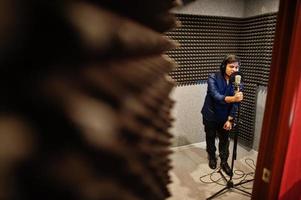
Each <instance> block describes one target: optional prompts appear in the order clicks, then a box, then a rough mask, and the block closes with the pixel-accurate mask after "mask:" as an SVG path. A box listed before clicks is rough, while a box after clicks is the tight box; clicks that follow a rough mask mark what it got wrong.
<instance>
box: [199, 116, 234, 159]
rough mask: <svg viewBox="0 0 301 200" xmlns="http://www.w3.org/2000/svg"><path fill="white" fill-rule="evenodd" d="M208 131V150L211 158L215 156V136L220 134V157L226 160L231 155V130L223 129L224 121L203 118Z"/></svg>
mask: <svg viewBox="0 0 301 200" xmlns="http://www.w3.org/2000/svg"><path fill="white" fill-rule="evenodd" d="M203 124H204V126H205V132H206V145H207V152H208V155H209V157H210V158H215V151H216V147H215V138H216V136H218V139H219V144H218V150H219V157H220V158H221V161H222V162H226V161H227V160H228V157H229V131H226V130H225V129H223V126H224V123H217V122H211V121H207V120H205V119H203Z"/></svg>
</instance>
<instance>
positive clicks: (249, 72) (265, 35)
mask: <svg viewBox="0 0 301 200" xmlns="http://www.w3.org/2000/svg"><path fill="white" fill-rule="evenodd" d="M177 17H178V19H179V20H180V21H181V23H182V26H181V27H180V28H177V29H174V30H172V31H169V32H167V33H166V35H167V36H168V37H170V38H171V39H174V40H177V41H179V42H180V44H181V47H180V48H178V49H175V50H171V51H168V52H167V54H168V55H170V57H172V58H173V59H174V60H175V61H176V62H177V63H178V64H179V68H177V69H176V70H174V71H172V72H170V75H171V77H172V78H173V79H174V80H176V82H177V85H178V86H183V85H193V84H200V83H201V82H203V81H206V80H207V77H208V74H209V73H212V72H214V71H218V70H219V65H220V63H221V61H222V59H223V58H224V56H225V54H229V53H234V54H237V55H238V56H240V57H241V71H242V73H243V74H244V80H245V82H244V83H245V85H246V91H245V92H246V97H245V101H244V102H243V103H242V104H241V108H242V110H241V115H242V116H245V119H243V121H244V122H243V123H244V126H241V131H240V132H241V134H240V140H241V141H242V142H243V143H245V144H246V145H248V146H251V145H252V143H253V139H254V138H253V136H254V129H255V128H254V127H255V114H256V110H255V109H256V89H257V87H258V86H259V85H261V86H267V84H268V78H269V70H270V69H269V68H270V63H271V56H272V47H273V40H274V33H275V27H276V17H277V13H269V14H264V15H259V16H253V17H247V18H234V17H217V16H200V15H187V14H177Z"/></svg>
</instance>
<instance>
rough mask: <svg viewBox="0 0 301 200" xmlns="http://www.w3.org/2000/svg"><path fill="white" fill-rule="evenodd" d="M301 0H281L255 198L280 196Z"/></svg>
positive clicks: (300, 41)
mask: <svg viewBox="0 0 301 200" xmlns="http://www.w3.org/2000/svg"><path fill="white" fill-rule="evenodd" d="M300 15H301V0H289V1H288V0H280V4H279V12H278V16H277V23H276V32H275V38H274V46H273V53H272V63H271V68H270V79H269V84H268V92H267V100H266V106H265V113H264V118H263V125H262V131H261V140H260V146H259V153H258V158H257V166H256V172H255V181H254V186H253V194H252V199H265V200H269V199H278V195H279V190H280V185H281V178H282V174H283V169H284V164H285V158H286V152H287V147H288V142H289V137H290V133H291V127H290V126H291V122H292V120H293V116H294V113H293V112H292V111H293V108H294V101H293V100H294V95H295V94H296V93H297V90H298V87H297V85H298V82H299V79H300V74H301V66H296V64H298V63H300V59H301V51H300V45H301V28H300V27H301V18H300Z"/></svg>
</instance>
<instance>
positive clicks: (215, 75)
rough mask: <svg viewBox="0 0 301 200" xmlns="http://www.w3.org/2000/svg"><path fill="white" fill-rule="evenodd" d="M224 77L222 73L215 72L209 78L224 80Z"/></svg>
mask: <svg viewBox="0 0 301 200" xmlns="http://www.w3.org/2000/svg"><path fill="white" fill-rule="evenodd" d="M222 77H223V76H222V74H221V73H220V72H214V73H211V74H209V78H214V79H219V78H222Z"/></svg>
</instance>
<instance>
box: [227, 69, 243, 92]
mask: <svg viewBox="0 0 301 200" xmlns="http://www.w3.org/2000/svg"><path fill="white" fill-rule="evenodd" d="M242 80H243V76H242V73H240V72H234V73H232V74H231V76H230V83H232V84H233V86H234V91H235V92H239V91H240V86H241V82H242Z"/></svg>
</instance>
